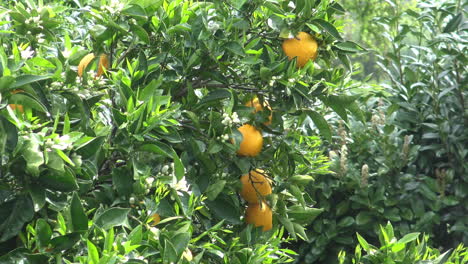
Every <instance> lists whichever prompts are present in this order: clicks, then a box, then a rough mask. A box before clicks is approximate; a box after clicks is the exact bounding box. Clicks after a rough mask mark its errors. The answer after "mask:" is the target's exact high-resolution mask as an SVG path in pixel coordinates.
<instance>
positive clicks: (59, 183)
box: [39, 169, 78, 192]
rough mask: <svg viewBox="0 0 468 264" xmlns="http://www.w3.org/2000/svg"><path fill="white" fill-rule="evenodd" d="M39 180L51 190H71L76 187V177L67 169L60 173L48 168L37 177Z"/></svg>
mask: <svg viewBox="0 0 468 264" xmlns="http://www.w3.org/2000/svg"><path fill="white" fill-rule="evenodd" d="M39 181H40V182H41V183H42V184H43V185H44V186H46V187H48V188H49V189H51V190H56V191H61V192H71V191H74V190H77V189H78V183H77V181H76V178H75V176H74V175H73V173H72V172H71V171H70V170H69V169H65V171H64V172H60V173H58V172H53V171H51V170H49V171H47V172H46V173H44V174H43V175H41V176H40V177H39Z"/></svg>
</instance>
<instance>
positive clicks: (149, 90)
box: [139, 76, 163, 102]
mask: <svg viewBox="0 0 468 264" xmlns="http://www.w3.org/2000/svg"><path fill="white" fill-rule="evenodd" d="M162 83H163V79H162V76H159V78H158V79H156V80H154V79H153V80H152V81H151V82H150V83H149V84H148V85H147V86H146V87H145V88H144V89H143V90H142V91H141V93H140V94H139V99H140V101H143V102H148V101H149V100H150V99H151V98H152V97H153V96H154V95H155V92H156V89H158V88H159V87H160V86H161V84H162Z"/></svg>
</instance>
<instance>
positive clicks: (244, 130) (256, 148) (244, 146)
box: [237, 124, 263, 157]
mask: <svg viewBox="0 0 468 264" xmlns="http://www.w3.org/2000/svg"><path fill="white" fill-rule="evenodd" d="M237 130H239V132H241V134H242V141H241V143H240V148H239V150H238V151H237V154H239V155H241V156H250V157H255V156H257V155H258V153H260V151H261V150H262V147H263V137H262V132H260V131H259V130H258V129H256V128H255V127H254V126H252V125H249V124H245V125H243V126H241V127H239V128H238V129H237Z"/></svg>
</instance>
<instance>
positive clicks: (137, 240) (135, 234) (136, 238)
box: [128, 225, 143, 245]
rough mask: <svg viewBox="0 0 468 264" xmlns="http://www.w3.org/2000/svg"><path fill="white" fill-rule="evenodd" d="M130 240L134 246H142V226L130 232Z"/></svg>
mask: <svg viewBox="0 0 468 264" xmlns="http://www.w3.org/2000/svg"><path fill="white" fill-rule="evenodd" d="M128 239H129V240H130V241H131V242H132V243H131V244H132V245H140V244H141V241H142V239H143V231H142V227H141V225H139V226H137V227H136V228H134V229H133V230H132V232H130V234H129V235H128Z"/></svg>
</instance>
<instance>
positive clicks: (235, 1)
mask: <svg viewBox="0 0 468 264" xmlns="http://www.w3.org/2000/svg"><path fill="white" fill-rule="evenodd" d="M229 2H231V4H232V5H233V7H234V8H236V9H241V7H242V6H243V5H244V4H245V2H247V0H229Z"/></svg>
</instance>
